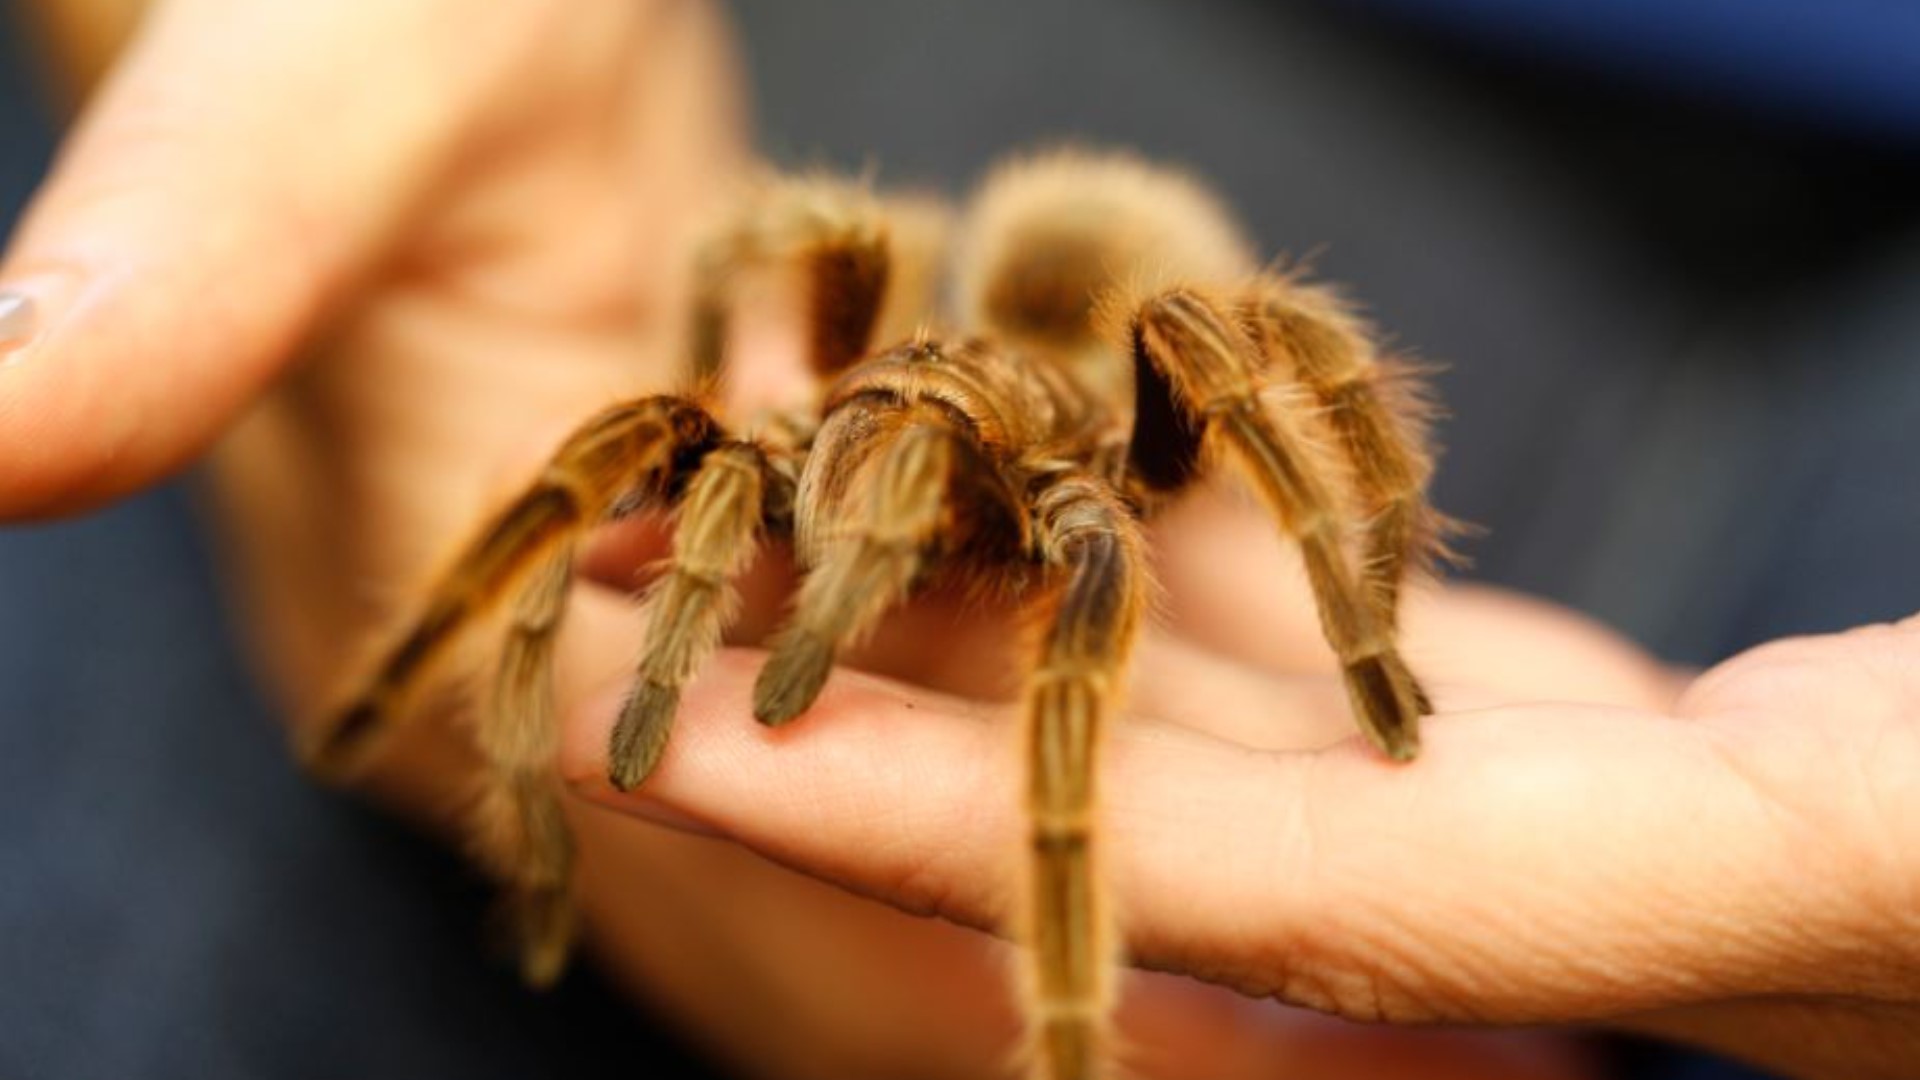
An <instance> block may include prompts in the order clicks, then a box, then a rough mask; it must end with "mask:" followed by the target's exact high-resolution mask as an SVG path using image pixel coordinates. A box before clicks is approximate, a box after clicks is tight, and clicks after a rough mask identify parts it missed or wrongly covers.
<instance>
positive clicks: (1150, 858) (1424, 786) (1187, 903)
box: [565, 652, 1845, 1022]
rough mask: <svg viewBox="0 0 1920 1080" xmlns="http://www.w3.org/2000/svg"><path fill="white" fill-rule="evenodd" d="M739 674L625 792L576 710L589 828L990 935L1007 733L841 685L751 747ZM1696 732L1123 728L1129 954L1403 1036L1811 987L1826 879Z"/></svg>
mask: <svg viewBox="0 0 1920 1080" xmlns="http://www.w3.org/2000/svg"><path fill="white" fill-rule="evenodd" d="M756 668H757V661H756V658H755V656H754V655H753V654H747V653H740V652H733V653H730V654H727V655H726V656H725V657H724V658H723V660H722V662H720V663H717V664H715V665H714V666H713V669H712V670H711V672H710V674H709V675H708V676H707V677H706V678H704V679H702V680H701V681H700V682H699V683H697V684H696V685H695V687H694V688H693V689H692V690H691V692H690V693H689V694H688V696H687V698H686V700H685V702H684V704H683V706H682V714H681V721H680V724H679V735H678V739H679V744H678V746H677V747H676V749H675V751H673V752H670V753H669V755H668V758H667V760H666V762H665V763H664V764H663V765H662V767H661V769H660V771H659V773H657V774H656V775H655V777H654V778H653V779H652V780H651V781H650V783H649V785H648V786H647V787H646V788H645V789H644V790H643V792H642V793H641V794H640V795H638V796H616V795H615V794H614V793H612V791H611V790H610V789H609V788H607V787H606V785H605V781H604V779H602V777H603V770H604V758H603V750H602V747H603V746H604V743H605V738H606V732H607V730H608V727H609V726H610V724H611V722H612V720H611V717H612V715H613V710H614V709H615V707H616V706H617V698H618V694H617V692H615V693H612V694H610V695H609V696H607V697H605V698H603V699H601V700H599V701H598V702H596V704H595V706H594V707H593V708H591V709H589V710H587V711H586V712H584V713H582V714H578V715H576V716H575V717H574V722H573V723H571V724H570V729H569V731H568V733H567V743H566V750H565V767H566V769H567V772H568V775H569V776H570V777H572V778H574V779H575V781H576V782H577V783H578V784H579V785H580V787H581V790H582V791H584V792H586V793H587V794H588V796H589V797H591V798H594V799H597V800H599V801H601V802H604V803H606V804H607V805H609V806H614V807H618V808H621V809H625V810H627V811H629V812H633V813H637V814H640V815H642V816H647V815H651V814H658V813H662V812H664V813H666V814H667V815H668V816H669V817H670V818H671V819H673V820H677V821H681V822H689V821H690V822H695V823H698V826H699V827H700V828H702V829H706V830H710V831H713V832H717V833H719V834H722V835H725V836H728V837H731V838H734V839H735V840H737V841H739V842H741V843H743V844H746V845H747V846H749V847H751V848H753V849H754V850H756V851H759V852H761V853H762V854H764V855H767V856H769V857H771V858H773V859H775V860H777V861H780V862H782V863H785V864H787V865H791V866H794V867H796V868H798V869H801V870H804V871H806V872H809V873H812V874H815V875H818V876H821V877H824V878H826V879H828V880H831V881H835V882H838V883H840V884H843V885H845V886H848V887H850V888H852V889H854V890H856V891H859V892H862V893H865V894H867V895H871V896H875V897H878V898H880V899H883V900H885V901H887V902H889V903H892V904H895V905H898V906H901V907H903V908H906V909H908V910H911V911H918V912H925V913H932V914H939V915H942V916H945V917H948V918H952V919H956V920H960V921H963V922H966V923H969V924H972V925H977V926H983V927H984V926H993V925H996V924H997V923H998V915H999V913H1000V912H1001V911H1003V910H1005V907H1006V904H1005V897H1006V888H1007V883H1008V882H1009V881H1011V880H1013V875H1012V874H1011V873H1010V871H1011V869H1012V860H1013V858H1014V857H1015V855H1016V854H1017V853H1018V852H1019V851H1020V850H1021V847H1022V846H1021V843H1020V835H1021V834H1020V823H1019V821H1018V818H1017V812H1016V811H1017V807H1018V806H1019V805H1020V799H1019V785H1018V782H1017V777H1018V775H1019V771H1020V767H1019V763H1018V762H1017V761H1016V760H1015V758H1014V754H1013V740H1012V737H1011V731H1010V729H1009V726H1008V725H1006V724H1004V723H1002V722H1001V720H1002V717H1001V716H1000V715H999V713H998V711H997V710H992V709H986V708H982V707H979V706H974V705H971V704H968V703H965V702H962V701H957V700H954V699H948V698H943V697H940V696H938V695H935V694H930V693H927V692H924V691H914V690H908V689H906V688H904V687H902V686H900V685H898V684H895V683H891V682H888V681H886V680H883V679H879V678H875V677H871V676H860V675H851V674H846V675H842V676H839V677H836V678H835V680H833V681H832V682H830V683H829V685H828V688H827V690H826V692H825V693H824V694H823V696H822V697H821V699H820V702H819V704H818V705H817V706H816V707H815V711H814V713H813V714H812V715H811V716H810V717H809V722H807V723H802V724H796V725H793V726H791V727H790V728H787V729H782V730H780V731H768V730H765V729H762V728H760V727H759V726H758V725H754V724H751V723H745V722H742V720H741V718H742V717H744V716H746V715H747V698H748V695H749V693H750V686H751V682H752V676H753V673H754V671H755V669H756ZM1715 738H1717V735H1716V733H1715V731H1714V729H1712V728H1710V727H1708V726H1702V725H1691V724H1679V723H1676V722H1674V721H1672V720H1670V719H1666V718H1662V717H1656V716H1647V715H1641V714H1635V713H1627V712H1623V711H1619V710H1611V709H1599V708H1583V707H1575V706H1565V707H1558V708H1534V709H1520V708H1508V709H1491V710H1485V711H1482V712H1478V713H1471V714H1462V715H1456V716H1453V717H1448V718H1442V719H1440V720H1438V721H1437V722H1436V723H1435V724H1434V725H1433V734H1432V738H1431V740H1430V741H1429V744H1428V749H1427V752H1426V753H1425V754H1424V755H1423V756H1422V758H1421V760H1420V761H1419V762H1418V763H1416V764H1413V765H1411V766H1406V767H1396V766H1393V765H1390V764H1387V763H1385V762H1383V761H1381V760H1379V759H1378V758H1377V757H1375V756H1373V755H1371V754H1368V753H1367V752H1365V750H1364V749H1363V748H1361V747H1359V746H1357V745H1354V744H1351V743H1349V744H1344V745H1342V746H1340V747H1338V748H1336V749H1333V750H1329V751H1322V752H1318V753H1311V754H1298V755H1274V754H1268V753H1262V752H1257V751H1253V750H1249V749H1247V748H1245V747H1243V746H1238V745H1235V744H1233V743H1230V742H1227V741H1224V740H1219V739H1214V738H1210V737H1207V736H1205V735H1202V734H1199V733H1196V732H1194V731H1191V730H1188V729H1186V728H1183V727H1178V726H1174V725H1169V724H1155V723H1150V722H1144V721H1133V722H1129V723H1126V724H1123V725H1121V726H1119V727H1118V729H1117V730H1116V731H1115V732H1114V734H1113V738H1112V739H1111V742H1110V747H1109V751H1108V754H1107V762H1106V768H1105V770H1104V772H1103V779H1104V791H1105V792H1106V799H1107V811H1106V818H1107V829H1108V836H1109V838H1110V843H1109V844H1108V848H1107V850H1108V851H1109V852H1110V858H1111V860H1112V864H1111V877H1112V880H1113V882H1114V885H1115V888H1116V891H1117V894H1118V906H1119V908H1120V910H1121V911H1122V912H1124V914H1125V921H1126V924H1127V926H1128V928H1129V931H1130V940H1131V944H1132V948H1133V951H1134V955H1135V956H1136V958H1137V959H1138V960H1140V961H1141V962H1143V963H1146V964H1148V965H1151V966H1156V967H1163V968H1167V969H1170V970H1174V971H1180V972H1186V973H1191V974H1196V975H1199V976H1202V977H1205V978H1208V979H1211V980H1214V981H1219V982H1223V983H1226V984H1228V985H1231V986H1234V987H1236V988H1238V989H1242V990H1245V991H1249V992H1253V993H1261V994H1275V995H1278V996H1281V997H1283V998H1285V999H1287V1000H1291V1001H1294V1002H1297V1003H1301V1004H1307V1005H1311V1006H1314V1007H1318V1008H1323V1009H1328V1010H1331V1011H1335V1012H1339V1013H1342V1014H1345V1015H1349V1016H1358V1017H1363V1018H1389V1019H1400V1020H1433V1019H1452V1020H1463V1019H1470V1020H1488V1021H1503V1022H1531V1021H1550V1020H1565V1019H1575V1018H1587V1017H1593V1016H1600V1015H1608V1014H1612V1013H1618V1012H1623V1011H1628V1010H1634V1009H1645V1008H1654V1007H1660V1006H1664V1005H1670V1004H1673V1003H1676V1002H1683V1001H1690V1000H1696V999H1698V998H1699V997H1701V996H1703V995H1710V994H1711V995H1725V994H1729V993H1766V992H1773V991H1776V990H1780V989H1784V988H1786V987H1789V986H1791V987H1798V988H1805V987H1807V986H1809V985H1815V984H1817V983H1818V982H1819V980H1821V979H1823V978H1828V977H1830V976H1828V975H1823V974H1821V973H1820V972H1818V971H1817V970H1814V969H1815V968H1817V966H1818V965H1817V964H1814V963H1813V962H1812V961H1810V960H1806V961H1804V962H1802V961H1803V959H1804V958H1802V957H1800V954H1798V953H1796V952H1795V951H1794V950H1795V948H1796V947H1801V946H1806V945H1807V944H1808V943H1809V942H1813V941H1816V940H1818V939H1819V937H1820V935H1822V934H1830V933H1834V932H1838V929H1840V928H1837V927H1836V926H1835V925H1834V924H1833V920H1834V919H1835V918H1838V916H1833V915H1829V913H1830V912H1835V911H1838V910H1839V905H1837V903H1835V902H1833V894H1834V893H1835V892H1836V891H1837V890H1838V889H1839V886H1837V885H1836V884H1835V883H1836V882H1837V881H1839V880H1842V879H1844V877H1845V873H1844V869H1845V868H1844V867H1841V866H1828V865H1825V863H1824V861H1823V859H1824V857H1825V855H1826V853H1825V852H1823V851H1820V850H1806V849H1804V848H1803V847H1800V846H1797V843H1796V838H1794V837H1792V836H1789V835H1783V834H1782V833H1781V832H1780V830H1779V828H1778V824H1779V823H1778V822H1777V821H1776V820H1774V819H1772V818H1771V817H1769V815H1768V811H1767V808H1766V807H1765V806H1762V805H1756V803H1755V802H1754V800H1753V799H1752V797H1751V791H1750V789H1748V788H1746V787H1745V786H1744V785H1743V782H1742V781H1741V780H1740V779H1739V778H1738V776H1737V775H1734V774H1733V772H1732V771H1731V770H1730V769H1729V768H1728V766H1727V765H1726V761H1727V760H1728V756H1727V755H1726V754H1724V753H1723V752H1722V750H1723V748H1721V747H1718V746H1716V745H1715V743H1714V741H1713V740H1714V739H1715ZM1778 927H1792V928H1793V938H1792V940H1782V939H1781V938H1780V937H1779V936H1778V935H1777V934H1774V933H1773V932H1772V930H1771V928H1778ZM1747 928H1768V929H1766V930H1763V931H1762V932H1760V933H1758V934H1756V933H1755V932H1753V931H1751V930H1749V929H1747ZM1802 935H1804V940H1802ZM1808 955H1813V953H1812V951H1811V950H1809V953H1808Z"/></svg>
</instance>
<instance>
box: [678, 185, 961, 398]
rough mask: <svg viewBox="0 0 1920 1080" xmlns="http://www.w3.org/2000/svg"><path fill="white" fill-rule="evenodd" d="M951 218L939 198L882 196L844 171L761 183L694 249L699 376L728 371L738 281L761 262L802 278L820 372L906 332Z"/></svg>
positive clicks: (933, 278) (923, 310)
mask: <svg viewBox="0 0 1920 1080" xmlns="http://www.w3.org/2000/svg"><path fill="white" fill-rule="evenodd" d="M948 218H949V215H948V211H947V209H946V207H945V204H943V203H941V202H939V201H938V200H936V199H932V198H924V197H897V198H889V199H885V200H882V199H880V198H879V197H877V196H875V195H874V194H873V192H872V191H870V190H869V189H868V188H867V186H866V185H865V184H862V183H859V182H856V181H852V180H847V179H843V178H840V177H831V176H793V177H776V178H773V179H769V180H764V181H762V182H760V183H759V184H758V185H757V186H756V187H755V188H754V189H753V190H752V191H751V192H750V193H749V195H748V197H747V198H746V199H745V200H743V201H742V202H741V204H740V205H739V207H738V209H736V211H735V212H734V213H733V214H732V215H731V216H729V217H728V218H727V219H726V220H725V221H724V222H723V223H722V224H721V226H720V227H719V228H718V229H716V230H715V231H714V232H712V233H711V234H710V235H709V236H708V237H707V238H706V239H705V240H704V241H703V242H702V243H701V245H700V248H699V250H698V252H697V253H696V254H695V257H694V275H693V276H694V299H693V306H692V328H691V334H690V337H691V342H692V346H691V348H692V365H693V374H694V377H695V379H697V380H701V381H703V382H704V381H706V380H710V379H712V378H714V377H716V376H717V375H718V374H719V373H720V371H721V370H722V367H723V365H724V363H725V359H726V348H727V339H728V335H729V330H730V326H731V323H732V319H733V307H734V304H735V299H736V293H737V290H738V288H739V286H740V285H741V283H742V281H743V279H745V278H747V277H749V276H751V275H752V274H754V273H756V272H759V271H766V270H775V271H785V272H792V273H794V275H795V277H796V278H797V281H798V283H799V285H800V288H801V300H800V302H801V304H802V307H803V315H804V320H803V325H804V326H805V328H806V331H805V332H806V335H807V342H806V344H807V362H808V365H809V367H810V368H811V369H812V371H813V372H814V373H815V374H816V375H819V376H823V377H824V376H831V375H833V374H836V373H838V372H840V371H842V370H844V369H845V368H846V367H847V366H849V365H850V364H852V363H853V362H854V361H856V360H858V359H860V358H861V357H862V356H864V355H866V353H867V350H868V349H869V348H870V347H871V346H872V344H873V342H874V339H875V337H876V336H877V335H878V334H881V333H885V334H887V335H904V334H905V333H907V332H908V331H909V330H910V329H911V328H912V326H913V324H914V323H915V322H917V321H919V320H921V319H924V318H925V317H926V316H927V315H928V313H929V310H930V308H931V306H932V297H933V295H934V293H935V290H936V288H937V279H938V273H937V266H938V264H939V261H940V258H941V256H942V254H943V253H944V250H945V246H946V238H947V232H948Z"/></svg>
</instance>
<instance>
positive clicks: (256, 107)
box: [0, 0, 456, 518]
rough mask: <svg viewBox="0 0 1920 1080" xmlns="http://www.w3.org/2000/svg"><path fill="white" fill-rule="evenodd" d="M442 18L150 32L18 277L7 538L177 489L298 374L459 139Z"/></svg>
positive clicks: (287, 14)
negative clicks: (28, 524)
mask: <svg viewBox="0 0 1920 1080" xmlns="http://www.w3.org/2000/svg"><path fill="white" fill-rule="evenodd" d="M434 6H435V5H431V4H426V3H396V4H384V5H374V4H340V5H332V4H250V3H242V2H233V0H187V2H181V3H174V4H169V5H165V6H163V7H162V8H161V9H160V10H158V11H156V12H155V13H154V15H153V17H152V20H151V21H150V23H149V25H148V26H147V27H146V28H145V30H144V32H143V33H142V35H141V37H140V38H139V39H138V40H137V41H136V42H135V44H134V45H133V47H132V49H131V51H130V52H129V54H128V55H127V56H126V57H125V58H124V60H123V61H122V62H121V63H120V65H119V67H118V68H117V70H116V71H115V73H114V74H113V75H112V77H111V78H110V79H109V80H108V82H107V83H106V84H105V85H104V86H103V87H102V88H101V90H100V92H99V94H98V95H97V97H96V99H95V100H94V102H93V103H92V105H91V106H90V108H89V109H88V110H87V112H86V114H85V115H84V116H83V117H82V119H81V120H80V122H79V124H78V126H77V128H76V130H75V131H74V132H73V134H72V135H71V137H70V138H69V139H68V140H67V143H66V145H65V146H64V147H63V148H62V150H61V152H60V155H59V158H58V160H57V162H56V164H55V167H54V169H53V171H52V173H51V175H50V176H49V177H48V178H47V180H46V182H45V183H44V185H43V186H42V187H41V189H40V191H39V192H38V193H37V194H36V196H35V198H34V201H33V203H32V205H31V206H30V207H29V209H28V212H27V215H26V217H25V218H24V219H23V221H22V224H21V226H20V228H19V230H18V232H17V234H16V235H15V237H14V239H13V242H12V244H11V246H10V249H9V250H8V252H7V254H6V257H5V260H4V263H3V264H0V518H7V517H21V516H34V515H43V514H54V513H61V512H71V511H75V510H79V509H84V508H86V507H88V506H91V505H93V504H96V503H99V502H101V501H104V500H107V499H110V498H113V497H115V496H117V495H121V494H124V493H126V492H128V491H131V490H133V489H135V488H138V487H140V486H142V485H144V484H146V483H150V482H152V481H154V480H157V479H159V478H162V477H164V476H166V475H167V474H168V473H170V472H172V471H174V470H176V469H178V468H179V467H181V466H182V465H184V464H185V463H187V462H189V461H191V460H192V459H193V458H194V457H195V456H196V455H198V454H199V453H200V452H201V451H202V450H203V449H204V448H205V447H206V445H207V444H208V443H209V442H210V441H211V440H212V439H213V438H214V437H215V436H217V435H218V434H219V432H220V431H221V430H222V428H223V427H224V426H225V425H226V423H227V422H228V421H229V420H230V419H232V417H233V416H234V415H235V413H236V412H237V411H239V410H240V409H241V408H243V407H244V406H245V405H246V404H247V403H248V402H249V401H250V400H251V399H253V398H254V397H255V396H257V395H258V394H259V393H260V392H261V390H262V389H263V388H264V387H265V386H266V385H267V383H268V382H269V381H270V380H271V379H272V378H273V376H274V375H275V374H276V373H277V372H278V371H279V370H280V369H282V368H283V367H284V366H285V365H286V364H287V362H288V360H289V359H290V357H291V356H292V355H293V354H294V352H295V351H296V349H297V347H298V345H299V342H300V341H301V338H302V335H303V334H304V333H305V332H306V331H307V330H308V329H309V328H310V327H311V325H312V324H313V322H314V320H315V318H316V316H317V315H319V314H320V313H321V312H322V311H323V310H324V309H325V308H326V307H327V305H328V304H329V303H330V302H333V301H335V300H337V299H338V298H339V297H340V295H341V293H342V292H343V290H344V289H345V287H346V286H347V285H348V284H349V283H350V281H351V279H352V277H353V276H354V273H355V271H356V270H358V269H359V268H361V267H362V266H364V265H365V264H366V263H367V261H368V260H369V258H370V257H371V256H372V255H373V254H374V253H376V252H377V250H378V248H379V246H380V242H381V240H382V239H383V237H384V236H385V235H386V234H387V232H388V230H389V229H390V228H391V227H393V226H394V225H395V223H396V222H398V221H399V220H400V219H401V216H402V215H403V213H404V212H405V210H406V209H407V208H409V206H410V205H411V204H412V203H413V202H414V200H415V199H416V198H417V196H418V195H419V194H420V192H421V189H422V187H423V185H424V183H425V181H426V179H427V178H428V166H429V165H430V164H431V163H432V162H433V161H435V160H436V159H437V158H438V157H439V156H440V155H442V154H443V153H444V151H445V143H446V140H448V139H449V138H450V137H451V135H452V131H451V128H452V126H453V125H452V124H450V123H449V122H448V119H449V118H448V115H447V114H448V105H449V103H451V102H452V101H454V100H456V99H455V97H454V93H453V91H452V89H450V87H449V80H445V79H437V78H436V75H438V74H440V73H439V72H436V71H435V70H434V69H433V63H434V57H435V56H436V55H438V54H436V52H435V50H433V49H431V48H427V47H425V46H424V45H423V44H422V40H423V35H427V34H428V33H429V31H430V29H431V28H430V27H429V26H427V25H426V24H427V23H428V22H429V20H428V19H426V18H423V15H424V14H426V13H427V11H428V9H429V8H432V7H434ZM440 51H441V52H442V53H444V52H447V51H449V50H444V49H443V50H440Z"/></svg>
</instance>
